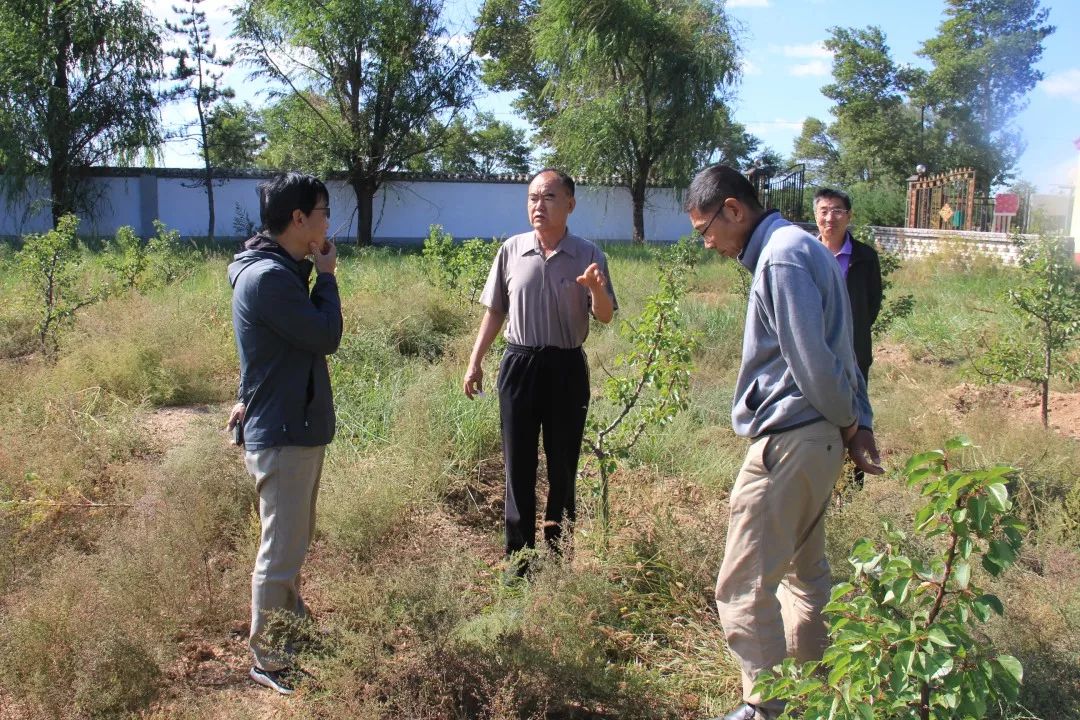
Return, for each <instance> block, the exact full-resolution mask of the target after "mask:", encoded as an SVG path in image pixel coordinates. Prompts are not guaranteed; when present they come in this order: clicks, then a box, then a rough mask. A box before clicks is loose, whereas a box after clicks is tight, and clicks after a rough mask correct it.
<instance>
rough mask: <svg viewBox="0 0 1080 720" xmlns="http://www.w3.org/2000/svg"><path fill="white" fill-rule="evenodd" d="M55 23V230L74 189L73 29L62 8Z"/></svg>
mask: <svg viewBox="0 0 1080 720" xmlns="http://www.w3.org/2000/svg"><path fill="white" fill-rule="evenodd" d="M56 12H57V15H58V16H59V17H57V18H56V20H55V22H56V24H57V25H58V33H59V37H58V38H56V54H55V55H54V57H53V62H54V68H53V73H54V74H53V83H52V87H51V88H49V99H48V107H47V108H46V113H47V118H46V121H45V126H46V128H48V130H47V132H48V138H47V140H48V144H49V160H48V165H49V194H50V197H51V198H52V217H53V227H54V228H55V227H57V226H58V225H59V224H60V218H62V217H63V216H64V215H66V214H67V213H69V212H72V211H73V210H74V204H75V203H74V200H73V198H72V189H71V157H70V149H69V141H70V133H69V131H68V122H69V118H70V116H71V98H70V96H69V85H68V73H67V61H68V56H69V55H70V53H71V43H72V41H71V30H70V27H69V25H68V20H69V19H68V18H67V17H66V15H65V14H64V11H63V9H62V8H61V7H57V10H56Z"/></svg>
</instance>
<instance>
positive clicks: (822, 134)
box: [791, 117, 840, 185]
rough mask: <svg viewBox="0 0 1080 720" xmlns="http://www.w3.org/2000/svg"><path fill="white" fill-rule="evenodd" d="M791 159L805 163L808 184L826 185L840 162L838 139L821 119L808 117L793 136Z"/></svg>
mask: <svg viewBox="0 0 1080 720" xmlns="http://www.w3.org/2000/svg"><path fill="white" fill-rule="evenodd" d="M791 159H792V160H793V161H794V162H796V163H803V164H804V165H806V171H807V178H806V181H807V184H808V185H827V184H829V183H830V182H832V181H833V179H834V178H836V176H837V174H838V173H837V170H838V166H839V163H840V147H839V140H838V139H837V137H836V135H835V134H834V133H833V130H832V128H830V127H829V125H828V124H827V123H825V122H823V121H822V120H819V119H817V118H815V117H808V118H806V119H805V120H803V124H802V131H801V132H800V133H799V136H798V137H797V138H795V147H794V149H793V150H792V153H791Z"/></svg>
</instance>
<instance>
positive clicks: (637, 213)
mask: <svg viewBox="0 0 1080 720" xmlns="http://www.w3.org/2000/svg"><path fill="white" fill-rule="evenodd" d="M630 197H631V199H633V201H634V244H635V245H644V244H645V176H644V175H642V176H639V177H637V178H635V179H634V182H633V183H632V185H631V187H630Z"/></svg>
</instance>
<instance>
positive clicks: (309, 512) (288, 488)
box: [244, 445, 326, 670]
mask: <svg viewBox="0 0 1080 720" xmlns="http://www.w3.org/2000/svg"><path fill="white" fill-rule="evenodd" d="M325 456H326V446H325V445H319V446H317V447H299V446H291V445H290V446H286V447H273V448H266V449H264V450H255V451H251V452H247V453H245V454H244V465H245V466H246V467H247V470H248V472H249V473H251V474H252V475H253V476H254V477H255V489H256V490H258V491H259V519H260V521H261V523H262V539H261V541H260V543H259V554H258V556H257V557H256V559H255V571H254V572H253V573H252V574H251V633H250V636H249V639H248V644H249V645H250V646H251V651H252V653H254V655H255V664H256V665H258V666H259V667H261V668H262V669H264V670H280V669H282V668H283V667H286V666H288V665H289V662H290V660H289V657H288V653H287V652H286V651H285V649H284V648H283V646H282V643H281V639H280V638H279V639H277V642H275V640H274V638H270V637H267V623H268V621H269V620H270V615H271V614H272V613H273V612H274V611H285V612H288V613H292V614H294V615H296V616H298V617H301V618H302V617H305V616H306V615H307V609H306V608H305V607H304V601H303V599H302V598H301V597H300V588H299V585H298V581H299V578H300V568H301V566H302V565H303V564H304V557H305V556H306V555H307V550H308V546H309V545H311V538H312V537H313V536H314V534H315V501H316V498H317V497H318V495H319V476H320V475H321V474H322V466H323V458H324V457H325Z"/></svg>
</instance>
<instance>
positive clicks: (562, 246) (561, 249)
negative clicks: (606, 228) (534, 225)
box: [521, 228, 579, 257]
mask: <svg viewBox="0 0 1080 720" xmlns="http://www.w3.org/2000/svg"><path fill="white" fill-rule="evenodd" d="M578 247H579V246H578V237H577V235H574V234H572V233H571V232H570V228H566V233H565V234H564V235H563V237H562V240H560V241H559V245H558V246H557V247H556V248H555V252H556V253H566V254H567V255H569V256H570V257H577V251H578ZM532 253H535V254H537V255H543V253H541V252H540V241H539V240H537V239H536V232H535V231H534V232H533V233H532V243H531V244H528V243H526V244H525V245H524V247H523V248H522V249H521V254H522V255H530V254H532Z"/></svg>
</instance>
